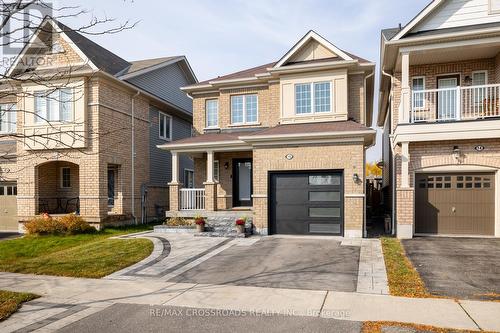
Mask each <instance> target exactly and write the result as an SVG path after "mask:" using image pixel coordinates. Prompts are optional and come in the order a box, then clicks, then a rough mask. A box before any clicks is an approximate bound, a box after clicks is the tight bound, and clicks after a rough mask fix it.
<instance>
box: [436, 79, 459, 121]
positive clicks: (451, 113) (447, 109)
mask: <svg viewBox="0 0 500 333" xmlns="http://www.w3.org/2000/svg"><path fill="white" fill-rule="evenodd" d="M457 86H458V78H457V77H446V78H438V89H443V90H442V91H439V92H438V112H437V119H438V120H455V119H457V91H456V89H454V88H456V87H457Z"/></svg>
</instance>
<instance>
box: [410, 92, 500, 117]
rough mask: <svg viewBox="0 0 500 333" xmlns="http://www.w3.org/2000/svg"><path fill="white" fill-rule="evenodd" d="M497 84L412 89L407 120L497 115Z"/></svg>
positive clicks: (499, 111) (499, 102) (499, 115)
mask: <svg viewBox="0 0 500 333" xmlns="http://www.w3.org/2000/svg"><path fill="white" fill-rule="evenodd" d="M499 106H500V84H489V85H482V86H468V87H456V88H444V89H430V90H419V91H415V90H413V91H412V94H411V112H410V122H412V123H418V122H437V121H460V120H474V119H484V118H491V117H500V108H499Z"/></svg>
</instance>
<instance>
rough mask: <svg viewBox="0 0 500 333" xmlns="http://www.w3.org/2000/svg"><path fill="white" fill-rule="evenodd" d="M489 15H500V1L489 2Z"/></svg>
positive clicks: (492, 0) (490, 0)
mask: <svg viewBox="0 0 500 333" xmlns="http://www.w3.org/2000/svg"><path fill="white" fill-rule="evenodd" d="M489 13H490V14H498V13H500V0H489Z"/></svg>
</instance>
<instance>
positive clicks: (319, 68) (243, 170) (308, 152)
mask: <svg viewBox="0 0 500 333" xmlns="http://www.w3.org/2000/svg"><path fill="white" fill-rule="evenodd" d="M374 68H375V65H374V64H373V63H372V62H369V61H367V60H364V59H362V58H360V57H357V56H355V55H353V54H350V53H348V52H345V51H343V50H341V49H339V48H337V47H336V46H335V45H333V44H332V43H330V42H329V41H327V40H326V39H324V38H323V37H321V36H320V35H318V34H317V33H315V32H314V31H310V32H308V33H307V34H306V35H305V36H304V37H303V38H302V39H300V40H299V41H298V42H297V44H295V45H294V46H293V47H292V48H291V49H290V50H289V51H288V52H287V53H286V54H285V55H283V56H282V57H281V59H279V60H278V61H276V62H273V63H269V64H265V65H262V66H258V67H255V68H250V69H246V70H243V71H240V72H237V73H233V74H229V75H224V76H220V77H217V78H214V79H212V80H207V81H204V82H200V83H197V84H194V85H189V86H186V87H184V88H182V90H184V91H185V92H187V93H188V94H189V95H190V96H191V97H192V98H193V112H194V114H193V119H194V120H193V124H194V130H195V132H196V135H195V136H194V137H192V138H188V139H183V140H178V141H173V142H170V143H167V144H164V145H162V146H161V148H163V149H167V150H170V151H171V152H172V156H173V166H172V169H173V176H172V182H171V183H170V212H169V214H175V215H179V214H180V215H181V216H187V217H192V216H194V215H196V214H201V215H204V216H207V217H213V216H215V217H217V216H223V217H225V218H226V219H227V218H229V221H231V222H232V223H234V219H235V218H238V217H241V216H246V217H247V218H249V219H251V220H253V225H254V227H255V230H254V231H255V232H257V233H260V234H313V235H321V234H323V235H324V234H330V235H345V236H346V237H361V236H362V235H363V230H364V224H365V223H364V222H365V220H364V219H365V216H364V206H365V192H364V191H365V187H364V179H365V168H364V164H365V151H366V149H367V148H368V147H370V146H371V145H373V144H374V140H375V131H374V130H373V129H370V128H369V126H370V124H371V120H372V99H373V73H374ZM183 156H190V157H192V158H193V159H194V170H195V180H194V182H195V188H194V189H186V188H183V184H182V181H181V180H180V178H179V176H178V172H176V170H177V169H178V165H179V163H178V161H179V159H180V158H181V157H183ZM231 222H230V223H231Z"/></svg>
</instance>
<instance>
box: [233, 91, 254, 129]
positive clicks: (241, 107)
mask: <svg viewBox="0 0 500 333" xmlns="http://www.w3.org/2000/svg"><path fill="white" fill-rule="evenodd" d="M258 112H259V111H258V99H257V95H236V96H231V123H232V124H252V123H256V122H257V120H258Z"/></svg>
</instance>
